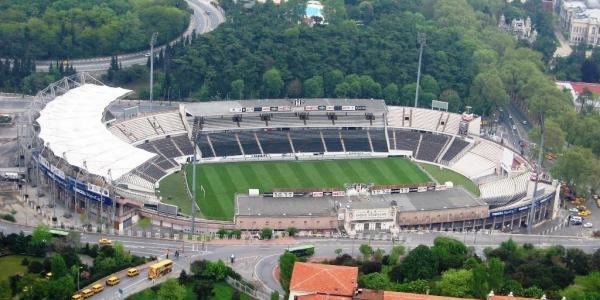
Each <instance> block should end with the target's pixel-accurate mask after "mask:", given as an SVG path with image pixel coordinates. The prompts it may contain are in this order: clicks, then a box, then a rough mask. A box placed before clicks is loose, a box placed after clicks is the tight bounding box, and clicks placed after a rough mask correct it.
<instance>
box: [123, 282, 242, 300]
mask: <svg viewBox="0 0 600 300" xmlns="http://www.w3.org/2000/svg"><path fill="white" fill-rule="evenodd" d="M185 291H186V294H185V300H196V299H198V297H197V296H196V294H195V293H194V289H193V287H192V286H189V285H188V286H185ZM213 294H214V297H212V298H211V299H214V300H223V299H231V295H233V288H232V287H231V286H229V285H228V284H227V283H225V282H217V283H215V285H214V287H213ZM240 296H241V297H240V299H242V300H252V298H251V297H250V296H248V295H246V294H241V295H240ZM127 299H129V300H154V299H157V297H156V292H154V291H153V290H151V289H145V290H143V291H141V292H139V293H137V294H134V295H132V296H130V297H128V298H127Z"/></svg>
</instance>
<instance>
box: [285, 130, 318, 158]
mask: <svg viewBox="0 0 600 300" xmlns="http://www.w3.org/2000/svg"><path fill="white" fill-rule="evenodd" d="M290 138H291V139H292V143H293V144H294V150H295V151H296V153H306V152H317V153H322V152H325V148H323V141H322V140H321V131H320V130H318V129H317V130H311V129H306V130H291V131H290Z"/></svg>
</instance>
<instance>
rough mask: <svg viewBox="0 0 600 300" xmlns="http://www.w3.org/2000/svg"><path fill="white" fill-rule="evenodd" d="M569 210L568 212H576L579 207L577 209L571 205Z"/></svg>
mask: <svg viewBox="0 0 600 300" xmlns="http://www.w3.org/2000/svg"><path fill="white" fill-rule="evenodd" d="M569 212H570V213H574V214H577V213H579V209H577V208H575V207H571V208H569Z"/></svg>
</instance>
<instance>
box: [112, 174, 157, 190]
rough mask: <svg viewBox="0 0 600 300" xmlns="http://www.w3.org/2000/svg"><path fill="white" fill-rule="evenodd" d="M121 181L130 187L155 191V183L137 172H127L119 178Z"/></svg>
mask: <svg viewBox="0 0 600 300" xmlns="http://www.w3.org/2000/svg"><path fill="white" fill-rule="evenodd" d="M119 183H124V184H127V186H128V188H129V189H132V190H138V191H140V190H141V191H144V192H154V183H153V182H151V181H149V180H147V179H144V178H142V177H141V176H139V175H136V174H127V175H125V176H123V177H121V178H120V179H119Z"/></svg>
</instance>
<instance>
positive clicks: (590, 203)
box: [552, 197, 600, 236]
mask: <svg viewBox="0 0 600 300" xmlns="http://www.w3.org/2000/svg"><path fill="white" fill-rule="evenodd" d="M565 203H566V210H567V212H566V213H565V215H569V214H570V215H574V216H576V215H577V213H575V212H574V210H573V212H569V211H568V209H573V208H575V205H573V204H571V203H570V202H569V201H565ZM583 205H584V206H586V207H587V209H588V210H589V211H591V213H592V214H591V215H590V216H587V217H582V219H583V220H582V222H581V225H572V224H570V223H569V224H568V225H566V226H564V227H563V228H561V229H560V230H557V231H555V232H553V233H552V234H553V235H573V236H591V235H592V232H593V231H595V230H600V208H598V206H597V205H596V201H595V200H593V199H592V198H591V197H589V198H588V199H587V200H586V201H585V203H584V204H583ZM586 223H591V224H592V227H590V228H585V227H584V226H583V224H586Z"/></svg>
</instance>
